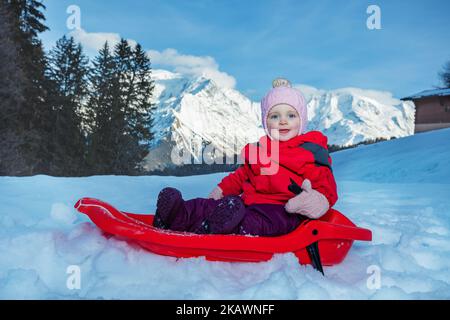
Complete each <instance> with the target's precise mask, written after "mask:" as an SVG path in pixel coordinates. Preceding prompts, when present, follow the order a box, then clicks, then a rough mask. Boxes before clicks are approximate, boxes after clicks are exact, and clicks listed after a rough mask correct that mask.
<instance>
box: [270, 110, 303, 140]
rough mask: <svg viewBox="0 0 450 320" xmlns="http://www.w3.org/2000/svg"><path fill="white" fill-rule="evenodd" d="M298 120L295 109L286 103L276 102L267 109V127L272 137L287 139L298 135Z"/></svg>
mask: <svg viewBox="0 0 450 320" xmlns="http://www.w3.org/2000/svg"><path fill="white" fill-rule="evenodd" d="M300 121H301V119H300V116H299V115H298V112H297V110H295V109H294V108H293V107H291V106H290V105H288V104H278V105H276V106H274V107H272V108H271V109H270V111H269V114H268V116H267V129H268V131H269V133H270V136H271V137H272V138H273V139H275V140H280V141H287V140H289V139H291V138H293V137H296V136H297V135H298V133H299V132H298V131H299V129H300Z"/></svg>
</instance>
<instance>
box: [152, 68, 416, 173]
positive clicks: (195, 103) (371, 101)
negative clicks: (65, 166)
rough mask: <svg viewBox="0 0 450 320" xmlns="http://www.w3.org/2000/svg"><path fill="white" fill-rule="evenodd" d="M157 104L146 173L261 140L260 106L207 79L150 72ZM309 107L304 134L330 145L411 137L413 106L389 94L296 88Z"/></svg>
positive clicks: (235, 151)
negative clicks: (206, 151)
mask: <svg viewBox="0 0 450 320" xmlns="http://www.w3.org/2000/svg"><path fill="white" fill-rule="evenodd" d="M152 76H153V79H154V80H155V91H154V99H155V103H156V104H157V110H156V112H155V121H154V127H153V133H154V136H155V139H154V141H153V142H152V144H151V152H150V154H149V156H148V157H147V159H146V164H145V166H146V168H147V169H148V170H152V169H156V168H162V167H165V166H167V165H169V166H171V165H175V164H174V163H173V161H172V159H171V152H172V151H173V150H174V148H175V147H176V148H177V149H178V150H183V152H186V153H190V154H191V155H192V157H193V159H194V161H202V159H201V157H202V156H201V154H198V152H197V151H196V149H198V148H197V147H198V145H199V144H200V146H201V145H205V144H208V143H210V142H211V143H212V144H213V145H214V147H215V148H216V149H217V151H218V152H219V154H221V153H224V154H226V155H229V156H231V155H233V154H236V153H239V151H240V150H241V148H242V147H243V146H244V145H245V144H246V143H248V142H253V141H256V140H258V138H259V137H260V136H262V135H264V134H265V132H264V130H263V128H262V125H261V114H260V106H259V102H253V101H251V100H250V99H248V98H247V97H246V96H244V95H243V94H241V93H240V92H239V91H237V90H235V89H232V88H226V87H221V86H219V85H217V84H216V83H215V82H214V81H213V80H212V79H209V78H207V77H206V76H204V75H203V76H198V77H194V76H186V75H182V74H180V73H174V72H170V71H167V70H161V69H157V70H153V74H152ZM295 87H296V88H298V89H300V90H301V91H302V92H303V94H304V95H305V98H306V100H307V102H308V118H309V125H308V130H319V131H322V132H323V133H324V134H325V135H327V136H328V141H329V144H335V145H350V144H355V143H358V142H361V141H365V140H368V139H375V138H380V137H382V138H390V137H402V136H407V135H411V134H413V132H414V105H413V104H412V103H411V102H405V101H401V100H399V99H396V98H394V97H392V94H391V93H389V92H383V91H376V90H367V89H360V88H351V87H349V88H341V89H336V90H330V91H326V90H321V89H317V88H314V87H312V86H307V85H298V86H295Z"/></svg>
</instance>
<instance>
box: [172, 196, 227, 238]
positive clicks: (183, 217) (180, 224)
mask: <svg viewBox="0 0 450 320" xmlns="http://www.w3.org/2000/svg"><path fill="white" fill-rule="evenodd" d="M218 202H219V200H214V199H205V198H194V199H190V200H186V201H184V209H185V211H184V213H182V214H178V215H177V216H176V217H175V219H174V220H173V222H172V223H171V225H170V229H171V230H175V231H186V232H195V233H204V232H202V231H201V229H202V228H201V227H202V223H203V222H204V221H205V219H206V218H207V217H209V216H210V215H211V213H212V212H213V211H214V209H215V208H216V207H217V204H218Z"/></svg>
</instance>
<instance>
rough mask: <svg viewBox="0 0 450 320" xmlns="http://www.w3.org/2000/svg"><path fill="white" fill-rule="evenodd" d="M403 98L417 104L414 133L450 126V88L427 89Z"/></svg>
mask: <svg viewBox="0 0 450 320" xmlns="http://www.w3.org/2000/svg"><path fill="white" fill-rule="evenodd" d="M401 100H411V101H413V102H414V105H415V106H416V114H415V120H414V124H415V126H414V133H416V132H423V131H429V130H435V129H442V128H449V127H450V88H447V89H434V90H425V91H422V92H419V93H416V94H414V95H412V96H409V97H405V98H402V99H401Z"/></svg>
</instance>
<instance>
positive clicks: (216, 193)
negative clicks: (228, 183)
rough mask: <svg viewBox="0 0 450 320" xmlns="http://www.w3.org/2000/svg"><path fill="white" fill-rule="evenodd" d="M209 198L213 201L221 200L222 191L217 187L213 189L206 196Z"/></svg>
mask: <svg viewBox="0 0 450 320" xmlns="http://www.w3.org/2000/svg"><path fill="white" fill-rule="evenodd" d="M210 198H212V199H214V200H219V199H222V198H223V191H222V189H221V188H220V187H219V186H217V187H215V188H214V189H213V191H211V193H210V194H209V196H208V199H210Z"/></svg>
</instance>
